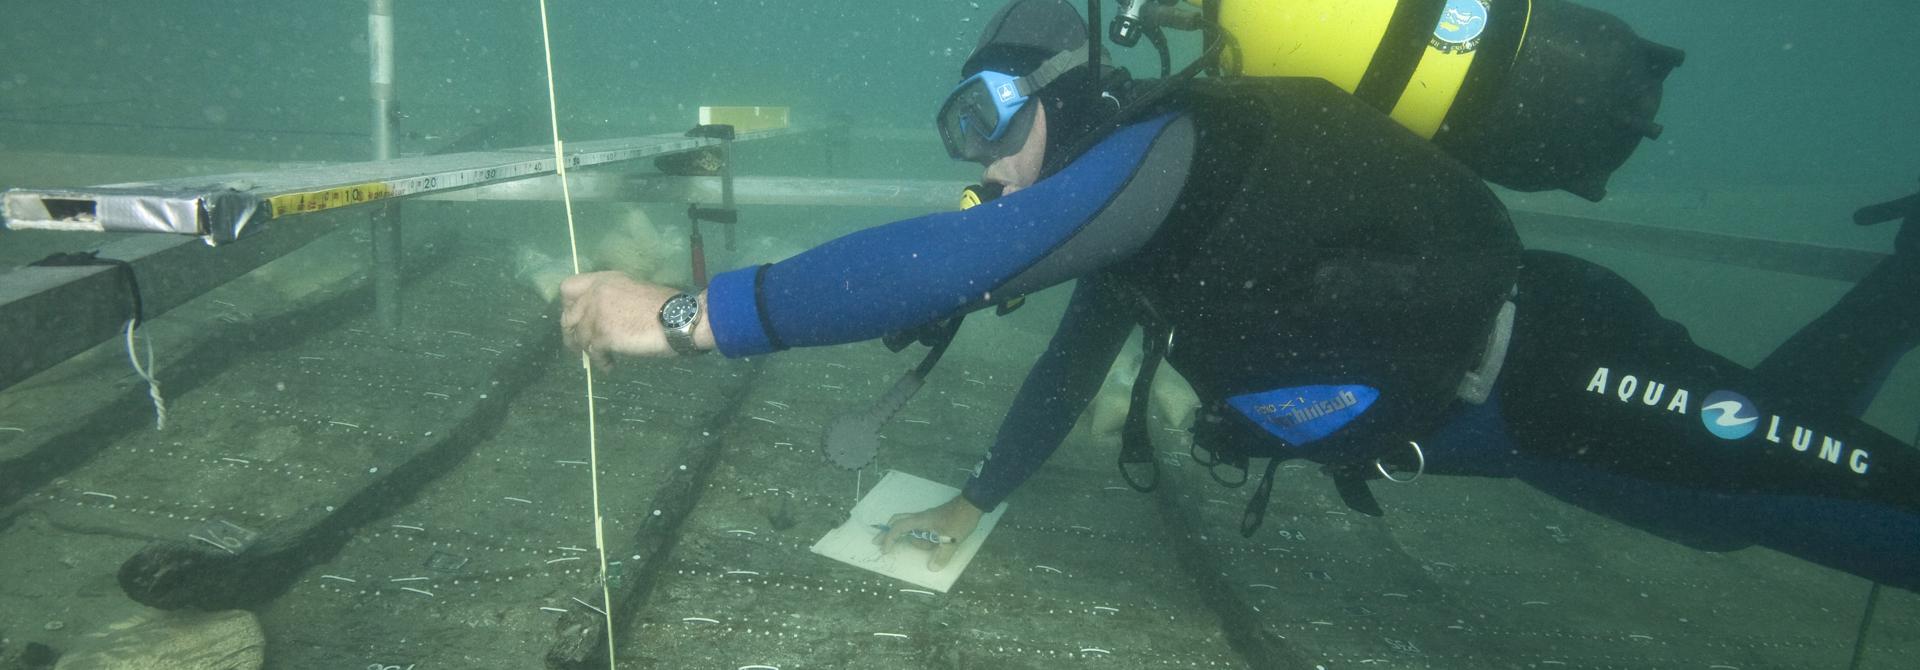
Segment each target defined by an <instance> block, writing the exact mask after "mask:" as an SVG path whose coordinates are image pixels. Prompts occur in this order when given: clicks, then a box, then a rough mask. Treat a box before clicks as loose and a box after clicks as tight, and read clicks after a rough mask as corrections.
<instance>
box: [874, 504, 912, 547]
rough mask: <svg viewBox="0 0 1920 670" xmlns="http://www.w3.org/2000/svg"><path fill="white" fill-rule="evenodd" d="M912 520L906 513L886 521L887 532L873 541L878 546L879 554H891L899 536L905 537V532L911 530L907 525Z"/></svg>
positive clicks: (910, 515)
mask: <svg viewBox="0 0 1920 670" xmlns="http://www.w3.org/2000/svg"><path fill="white" fill-rule="evenodd" d="M912 519H913V515H912V514H906V513H901V514H895V515H893V518H891V519H887V530H885V531H883V532H881V533H880V536H879V537H876V538H874V540H873V541H874V543H875V544H878V545H880V553H882V554H888V553H892V552H893V543H894V542H897V541H899V540H900V536H902V535H906V534H907V531H910V530H913V529H912V528H909V527H908V525H907V524H908V522H909V521H911V520H912Z"/></svg>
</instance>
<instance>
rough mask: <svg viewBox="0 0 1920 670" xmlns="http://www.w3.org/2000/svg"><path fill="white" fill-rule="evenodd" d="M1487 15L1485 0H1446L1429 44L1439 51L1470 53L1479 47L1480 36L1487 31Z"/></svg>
mask: <svg viewBox="0 0 1920 670" xmlns="http://www.w3.org/2000/svg"><path fill="white" fill-rule="evenodd" d="M1487 15H1488V11H1487V2H1486V0H1447V8H1446V10H1445V11H1443V12H1442V13H1441V14H1440V22H1439V23H1437V24H1435V25H1434V26H1433V41H1432V42H1429V44H1431V45H1432V46H1433V48H1434V49H1436V50H1438V51H1439V52H1440V53H1448V54H1464V53H1472V52H1473V50H1474V49H1478V48H1480V36H1481V35H1482V34H1484V33H1486V32H1487Z"/></svg>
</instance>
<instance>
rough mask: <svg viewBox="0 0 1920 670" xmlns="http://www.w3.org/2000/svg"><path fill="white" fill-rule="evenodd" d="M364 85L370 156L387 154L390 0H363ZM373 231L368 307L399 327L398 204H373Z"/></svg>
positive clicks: (390, 131) (390, 135)
mask: <svg viewBox="0 0 1920 670" xmlns="http://www.w3.org/2000/svg"><path fill="white" fill-rule="evenodd" d="M367 55H368V58H369V59H370V60H371V61H372V63H371V65H372V67H371V68H369V71H368V83H370V84H371V85H372V92H373V159H374V160H382V161H383V160H389V159H392V158H393V139H394V130H395V129H394V125H395V117H396V116H397V114H396V113H395V110H394V103H393V0H367ZM371 232H372V235H373V260H372V263H373V267H372V274H373V311H374V317H375V320H377V321H378V322H379V324H380V327H381V328H384V329H386V330H389V331H391V330H395V329H398V328H399V327H400V262H401V258H400V203H397V202H389V203H385V204H382V205H377V206H375V207H374V210H373V220H372V221H371Z"/></svg>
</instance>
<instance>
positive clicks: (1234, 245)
mask: <svg viewBox="0 0 1920 670" xmlns="http://www.w3.org/2000/svg"><path fill="white" fill-rule="evenodd" d="M1171 104H1172V105H1173V106H1174V107H1175V108H1179V109H1184V110H1186V112H1185V113H1188V114H1190V115H1191V116H1192V118H1193V120H1194V123H1195V128H1196V129H1197V133H1198V141H1197V146H1196V150H1195V156H1194V164H1193V166H1192V170H1191V172H1190V175H1191V176H1190V177H1189V179H1188V183H1187V185H1186V187H1185V190H1184V191H1183V192H1182V194H1181V197H1180V201H1179V204H1178V205H1177V206H1176V207H1175V213H1174V214H1173V215H1172V217H1171V218H1170V219H1169V220H1168V221H1167V222H1166V223H1165V224H1164V225H1162V226H1161V229H1160V231H1159V232H1158V233H1157V235H1156V237H1155V238H1154V240H1152V241H1151V242H1149V245H1148V247H1147V248H1146V249H1145V250H1144V251H1143V252H1142V253H1140V254H1138V255H1136V256H1135V257H1134V259H1132V260H1130V261H1128V262H1126V263H1123V264H1121V265H1119V266H1116V267H1114V268H1112V269H1111V270H1109V271H1108V272H1107V276H1106V277H1105V278H1104V279H1105V280H1109V281H1118V282H1121V283H1122V284H1124V285H1126V286H1127V287H1129V288H1131V290H1132V292H1133V293H1134V294H1135V295H1137V296H1139V297H1140V298H1141V300H1142V302H1143V303H1144V304H1145V305H1146V307H1143V308H1142V316H1141V320H1142V321H1143V322H1144V323H1147V324H1149V337H1148V341H1149V343H1150V345H1152V344H1156V343H1155V342H1154V341H1155V340H1156V332H1164V330H1165V329H1170V330H1171V333H1170V341H1171V343H1170V346H1165V347H1164V352H1165V355H1166V360H1167V361H1169V362H1171V363H1172V364H1173V365H1174V367H1176V368H1177V369H1179V371H1180V372H1181V374H1182V375H1183V376H1185V377H1186V379H1187V381H1189V382H1191V383H1192V385H1193V387H1194V390H1195V391H1196V392H1197V394H1198V395H1199V397H1200V399H1201V402H1202V410H1201V418H1200V419H1199V421H1198V423H1197V424H1196V426H1195V430H1194V440H1195V444H1196V446H1197V447H1202V448H1205V449H1207V450H1208V451H1209V452H1210V458H1211V459H1213V460H1215V461H1216V462H1220V463H1226V464H1229V465H1233V464H1237V465H1239V467H1240V468H1241V470H1242V472H1243V473H1244V471H1245V464H1246V462H1247V459H1248V458H1257V457H1269V458H1272V459H1273V460H1272V461H1271V462H1270V465H1269V467H1268V473H1267V476H1266V477H1265V479H1264V480H1263V481H1262V483H1261V487H1262V488H1261V491H1259V492H1258V493H1256V495H1255V501H1254V503H1253V505H1250V506H1249V509H1248V516H1249V518H1248V520H1247V521H1246V522H1243V528H1242V530H1243V532H1249V533H1250V532H1251V531H1252V529H1253V528H1256V527H1257V526H1258V521H1259V518H1260V515H1261V514H1263V513H1264V509H1265V505H1266V493H1267V491H1268V490H1269V488H1268V487H1270V486H1271V480H1272V464H1277V463H1278V462H1280V461H1282V460H1286V459H1291V458H1307V459H1311V460H1315V461H1317V462H1321V463H1324V464H1328V465H1332V466H1350V465H1352V464H1353V463H1355V462H1371V461H1372V460H1373V459H1374V458H1376V457H1377V456H1378V455H1379V454H1381V453H1382V452H1383V451H1384V450H1387V449H1393V448H1404V447H1405V445H1406V441H1407V440H1409V439H1414V438H1416V437H1418V436H1421V435H1423V434H1425V433H1427V432H1429V431H1431V430H1432V429H1433V428H1435V427H1436V426H1437V425H1438V424H1439V423H1440V420H1441V418H1442V415H1443V414H1444V412H1445V411H1446V410H1447V408H1448V407H1449V406H1450V405H1451V404H1452V401H1453V398H1454V394H1455V393H1456V391H1457V389H1458V388H1459V385H1460V382H1461V379H1462V377H1463V376H1464V375H1465V374H1466V373H1467V372H1468V371H1469V370H1472V369H1473V368H1474V367H1475V365H1476V364H1477V363H1478V362H1479V360H1480V357H1481V355H1482V353H1483V351H1484V349H1485V348H1486V346H1487V339H1488V328H1489V324H1490V323H1492V322H1493V320H1494V318H1495V315H1496V314H1497V313H1498V312H1499V310H1500V308H1501V306H1502V305H1503V304H1504V303H1505V301H1506V298H1507V296H1508V295H1509V293H1510V292H1511V290H1512V287H1513V285H1514V281H1515V278H1516V276H1517V274H1518V267H1519V257H1520V242H1519V239H1518V237H1517V236H1516V235H1515V233H1514V230H1513V226H1512V223H1511V221H1509V219H1508V218H1507V213H1506V209H1505V207H1504V206H1503V205H1502V204H1501V203H1500V201H1499V199H1498V198H1497V197H1495V196H1494V194H1493V193H1492V192H1491V191H1490V190H1489V189H1488V188H1487V186H1486V185H1485V184H1484V183H1483V182H1482V181H1481V179H1480V177H1479V175H1477V174H1476V173H1475V172H1474V171H1473V170H1471V169H1469V168H1468V167H1467V166H1465V165H1463V164H1461V163H1460V162H1459V161H1457V160H1455V159H1453V158H1452V157H1450V156H1448V155H1447V154H1446V153H1445V152H1443V151H1441V150H1440V149H1439V148H1437V147H1435V146H1434V145H1433V144H1432V143H1430V142H1428V141H1426V140H1424V139H1423V138H1421V137H1419V136H1417V135H1415V134H1414V133H1413V132H1411V131H1409V130H1407V129H1406V128H1404V127H1402V126H1400V125H1398V124H1396V123H1394V122H1393V121H1392V120H1390V119H1388V118H1387V117H1386V116H1384V115H1382V114H1380V113H1379V112H1378V111H1377V110H1375V109H1373V108H1372V107H1369V106H1367V105H1366V104H1365V103H1363V102H1361V101H1359V100H1357V99H1355V98H1354V97H1353V96H1351V95H1348V94H1346V93H1345V92H1343V91H1341V90H1339V89H1338V88H1336V87H1334V86H1333V85H1331V84H1329V83H1327V82H1325V81H1323V80H1320V79H1314V78H1244V77H1241V78H1223V79H1210V80H1196V81H1194V82H1191V84H1190V85H1188V86H1187V87H1185V88H1184V89H1183V91H1182V92H1181V93H1180V94H1178V95H1177V96H1175V97H1174V99H1173V100H1172V101H1171ZM1156 324H1157V325H1158V326H1159V327H1160V329H1161V330H1159V331H1156V327H1155V326H1156ZM1157 344H1160V345H1166V344H1167V343H1166V342H1158V343H1157ZM1150 348H1151V346H1150ZM1149 355H1150V356H1153V355H1154V353H1153V352H1151V351H1150V353H1149ZM1140 387H1141V382H1138V381H1136V382H1135V388H1136V389H1138V388H1140ZM1309 389H1318V391H1314V390H1309ZM1327 389H1336V390H1335V391H1327ZM1360 389H1365V390H1364V391H1362V390H1360ZM1341 390H1351V391H1353V392H1355V393H1359V394H1360V395H1362V396H1368V399H1367V400H1366V404H1367V406H1365V407H1360V408H1358V411H1357V412H1346V413H1337V412H1336V413H1332V414H1328V415H1326V416H1315V415H1313V413H1312V412H1307V413H1304V414H1303V413H1297V412H1294V411H1292V410H1293V409H1295V408H1293V407H1287V406H1286V405H1287V403H1289V402H1292V401H1293V400H1295V399H1296V397H1297V399H1298V400H1301V401H1305V402H1309V403H1310V401H1311V400H1310V398H1307V397H1306V396H1311V395H1313V394H1314V393H1315V392H1332V393H1335V394H1336V396H1337V395H1338V393H1339V392H1340V391H1341ZM1296 391H1297V393H1296ZM1355 414H1357V415H1355ZM1349 415H1355V416H1351V420H1349V421H1347V422H1346V423H1344V424H1342V425H1334V424H1332V423H1329V422H1336V421H1339V420H1341V419H1343V418H1345V417H1347V416H1349ZM1316 422H1321V425H1318V426H1316V425H1312V424H1314V423H1316ZM1129 423H1130V424H1131V423H1133V421H1132V420H1131V419H1130V422H1129ZM1129 428H1130V430H1132V429H1133V428H1134V427H1133V426H1129ZM1141 432H1143V429H1142V431H1141ZM1317 432H1324V433H1325V434H1324V435H1323V436H1319V437H1315V438H1313V439H1307V437H1305V436H1310V435H1313V434H1314V433H1317ZM1130 448H1135V449H1137V444H1136V445H1133V446H1131V447H1130ZM1138 455H1139V454H1137V453H1136V454H1135V456H1138ZM1197 455H1198V454H1197V452H1196V456H1197ZM1149 457H1150V455H1149ZM1125 460H1126V459H1125V457H1123V471H1124V470H1125V465H1124V461H1125ZM1202 463H1203V464H1210V463H1208V460H1207V459H1203V460H1202ZM1129 480H1130V481H1131V480H1132V476H1131V475H1129ZM1136 486H1137V485H1136ZM1343 493H1346V491H1343ZM1349 502H1352V500H1351V499H1349Z"/></svg>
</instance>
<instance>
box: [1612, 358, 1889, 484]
mask: <svg viewBox="0 0 1920 670" xmlns="http://www.w3.org/2000/svg"><path fill="white" fill-rule="evenodd" d="M1587 391H1588V392H1590V393H1596V394H1599V395H1601V396H1604V397H1607V398H1610V399H1613V400H1616V401H1618V402H1620V403H1623V404H1628V405H1632V404H1639V405H1642V406H1645V407H1658V408H1661V409H1662V410H1664V411H1667V412H1672V413H1674V414H1698V415H1699V416H1700V422H1701V425H1702V426H1704V427H1705V428H1706V429H1707V431H1708V432H1710V433H1712V434H1714V435H1715V436H1717V437H1719V438H1720V439H1723V440H1739V439H1745V438H1747V437H1749V436H1751V435H1752V434H1753V433H1755V432H1758V431H1757V430H1756V429H1757V428H1759V427H1760V426H1761V425H1763V424H1764V425H1765V426H1766V432H1764V433H1762V437H1763V438H1764V439H1765V440H1766V441H1767V442H1769V443H1772V444H1781V445H1786V446H1788V447H1790V448H1792V449H1793V450H1794V451H1796V452H1800V453H1803V454H1809V455H1811V456H1814V457H1816V458H1819V459H1820V460H1823V461H1826V462H1828V463H1832V464H1834V465H1839V466H1843V467H1845V468H1847V469H1848V470H1850V471H1852V472H1853V473H1854V474H1856V475H1864V474H1867V467H1868V461H1869V460H1871V458H1872V455H1871V454H1869V453H1868V452H1867V450H1865V449H1860V448H1858V447H1851V448H1850V447H1848V446H1846V444H1845V443H1843V442H1841V441H1840V440H1836V439H1834V438H1833V437H1832V436H1829V435H1821V434H1820V433H1818V432H1816V431H1815V430H1813V429H1812V428H1808V427H1806V426H1804V425H1801V424H1799V423H1798V422H1796V421H1794V420H1792V419H1788V418H1786V417H1782V416H1780V415H1778V414H1770V415H1767V416H1766V418H1765V420H1764V421H1762V419H1761V413H1760V410H1759V407H1757V406H1755V405H1754V403H1753V401H1751V400H1748V399H1747V398H1746V396H1743V395H1740V394H1738V393H1734V392H1732V391H1714V392H1713V393H1709V394H1707V396H1706V400H1705V402H1704V403H1703V405H1702V406H1700V407H1698V408H1697V409H1698V411H1697V412H1696V411H1694V410H1695V409H1696V408H1694V407H1693V406H1692V404H1691V403H1692V402H1693V401H1692V398H1693V394H1692V393H1690V392H1688V391H1687V389H1684V388H1680V387H1677V386H1669V385H1668V384H1666V383H1664V382H1660V381H1657V380H1653V379H1641V378H1639V377H1636V376H1634V375H1627V374H1623V375H1619V376H1618V377H1615V376H1614V375H1613V371H1612V370H1611V369H1608V368H1594V370H1593V377H1592V379H1591V380H1589V381H1588V382H1587ZM1816 443H1817V445H1818V446H1817V448H1816Z"/></svg>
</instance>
